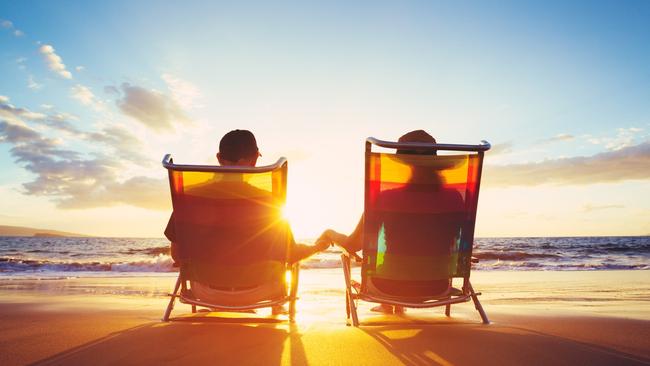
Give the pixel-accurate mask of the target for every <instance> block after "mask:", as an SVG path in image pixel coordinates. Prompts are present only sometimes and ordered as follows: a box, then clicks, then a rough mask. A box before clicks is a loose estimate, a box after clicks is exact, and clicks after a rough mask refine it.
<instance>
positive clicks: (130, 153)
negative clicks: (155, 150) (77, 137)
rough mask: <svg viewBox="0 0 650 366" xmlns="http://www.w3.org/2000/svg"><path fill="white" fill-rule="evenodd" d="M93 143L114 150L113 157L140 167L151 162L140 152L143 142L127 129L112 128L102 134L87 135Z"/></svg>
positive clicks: (106, 129)
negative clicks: (101, 144)
mask: <svg viewBox="0 0 650 366" xmlns="http://www.w3.org/2000/svg"><path fill="white" fill-rule="evenodd" d="M85 138H86V139H88V140H91V141H95V142H99V143H103V144H105V145H107V146H110V147H111V148H112V149H113V155H114V156H116V157H118V158H120V159H123V160H127V161H131V162H133V163H136V164H138V165H141V166H142V165H147V164H148V162H149V160H148V159H147V157H146V156H144V155H142V153H141V152H140V150H141V147H142V142H141V141H140V140H139V139H138V138H137V137H135V136H134V135H133V134H131V133H130V132H129V131H128V130H127V129H126V128H123V127H120V126H111V127H107V128H104V129H103V130H101V131H100V132H92V133H88V134H86V135H85Z"/></svg>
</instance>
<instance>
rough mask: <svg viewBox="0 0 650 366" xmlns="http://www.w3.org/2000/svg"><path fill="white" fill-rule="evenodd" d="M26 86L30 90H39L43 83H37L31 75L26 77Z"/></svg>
mask: <svg viewBox="0 0 650 366" xmlns="http://www.w3.org/2000/svg"><path fill="white" fill-rule="evenodd" d="M27 87H28V88H30V89H32V90H40V89H41V88H42V87H43V84H39V83H37V82H36V81H35V80H34V76H33V75H29V76H28V77H27Z"/></svg>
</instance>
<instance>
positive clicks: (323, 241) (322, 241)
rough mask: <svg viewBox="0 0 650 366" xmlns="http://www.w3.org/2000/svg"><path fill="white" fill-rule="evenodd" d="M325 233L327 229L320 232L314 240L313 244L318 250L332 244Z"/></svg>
mask: <svg viewBox="0 0 650 366" xmlns="http://www.w3.org/2000/svg"><path fill="white" fill-rule="evenodd" d="M326 234H327V230H326V231H325V232H324V233H323V234H321V236H320V237H318V239H316V242H315V243H314V246H315V247H316V248H318V250H319V251H323V250H325V249H327V248H329V247H330V246H331V245H332V244H334V242H333V241H332V239H331V238H330V237H329V236H328V235H326Z"/></svg>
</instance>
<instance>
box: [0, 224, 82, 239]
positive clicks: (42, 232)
mask: <svg viewBox="0 0 650 366" xmlns="http://www.w3.org/2000/svg"><path fill="white" fill-rule="evenodd" d="M0 236H41V237H57V236H59V237H60V236H77V237H86V236H89V235H83V234H77V233H68V232H65V231H58V230H48V229H35V228H33V227H22V226H6V225H0Z"/></svg>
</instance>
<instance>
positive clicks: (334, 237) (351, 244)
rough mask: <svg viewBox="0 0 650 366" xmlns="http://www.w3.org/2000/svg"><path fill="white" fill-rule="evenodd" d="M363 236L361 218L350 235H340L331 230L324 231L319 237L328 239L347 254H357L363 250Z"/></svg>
mask: <svg viewBox="0 0 650 366" xmlns="http://www.w3.org/2000/svg"><path fill="white" fill-rule="evenodd" d="M362 234H363V216H361V219H360V220H359V223H358V224H357V227H356V228H355V229H354V231H353V232H352V233H351V234H350V235H345V234H341V233H339V232H336V231H334V230H332V229H328V230H325V232H323V235H321V237H327V238H329V239H330V240H331V241H332V242H333V243H334V244H336V245H338V246H341V247H343V248H344V249H345V250H347V251H348V252H352V253H354V252H358V251H360V250H361V249H363V242H362V241H361V238H362Z"/></svg>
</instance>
